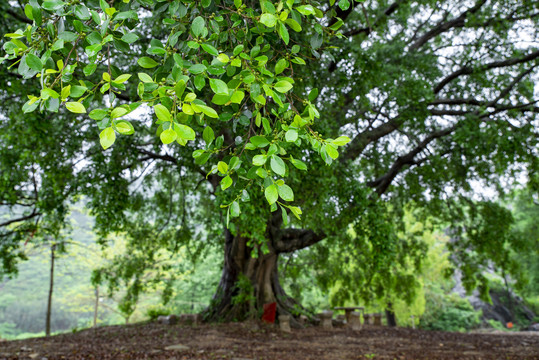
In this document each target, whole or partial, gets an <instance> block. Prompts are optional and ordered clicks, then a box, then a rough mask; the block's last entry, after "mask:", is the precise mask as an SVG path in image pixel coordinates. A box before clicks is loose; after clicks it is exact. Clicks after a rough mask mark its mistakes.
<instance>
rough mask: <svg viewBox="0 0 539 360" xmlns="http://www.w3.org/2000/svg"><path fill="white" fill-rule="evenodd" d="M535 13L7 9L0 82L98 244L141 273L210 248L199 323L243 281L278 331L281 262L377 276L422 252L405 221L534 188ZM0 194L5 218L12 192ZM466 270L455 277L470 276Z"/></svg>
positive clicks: (300, 6)
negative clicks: (346, 261)
mask: <svg viewBox="0 0 539 360" xmlns="http://www.w3.org/2000/svg"><path fill="white" fill-rule="evenodd" d="M538 10H539V8H538V5H537V4H535V3H534V2H520V3H507V2H505V1H487V0H477V1H475V2H473V3H470V2H468V1H449V2H443V3H442V2H438V1H434V0H423V1H415V2H407V1H401V0H396V1H394V2H388V1H384V0H380V1H371V2H349V1H348V0H340V1H338V3H336V2H335V1H330V2H329V4H328V3H326V2H318V1H308V2H305V1H292V0H288V1H280V2H276V3H275V4H273V3H272V2H269V1H260V2H258V1H240V0H235V1H224V0H223V1H218V0H213V1H212V0H204V1H200V2H193V1H187V0H186V1H179V0H175V1H171V2H162V1H154V0H137V1H127V2H124V1H108V2H107V1H104V0H100V1H97V0H94V1H88V2H85V4H80V3H76V2H71V3H65V2H63V1H59V0H51V1H45V2H43V3H39V2H38V1H37V0H31V1H30V2H29V3H28V4H26V5H25V8H24V14H25V15H26V17H25V16H24V15H22V14H23V11H22V9H20V10H17V9H12V10H10V11H11V13H12V14H16V15H13V16H14V17H15V18H17V19H18V20H20V21H22V22H24V23H25V24H24V26H19V28H18V29H15V28H14V30H11V31H10V32H9V33H8V34H6V36H7V38H8V40H9V41H6V43H5V44H4V49H5V51H6V56H5V57H4V64H7V66H9V67H11V68H10V70H7V71H9V72H10V73H11V74H12V72H13V69H14V67H15V66H18V75H14V76H16V77H17V76H18V77H19V80H17V81H20V82H21V83H23V84H27V83H28V84H33V86H36V84H37V81H38V80H35V77H36V76H39V82H40V85H42V87H40V88H39V90H34V91H31V94H30V98H29V100H28V101H26V99H25V101H26V103H25V104H24V106H23V107H22V109H23V111H24V112H25V113H28V114H31V115H28V114H26V115H24V114H21V113H20V112H19V113H13V114H12V115H11V116H10V119H11V120H10V121H13V122H15V123H16V124H26V122H28V121H29V119H33V118H35V119H36V120H35V123H36V124H42V123H43V122H46V123H47V124H48V125H49V126H48V128H50V129H52V130H51V131H52V132H58V138H60V139H62V141H63V142H64V143H62V142H60V143H58V142H57V140H56V138H55V137H49V136H48V134H47V135H46V139H47V141H50V142H51V144H54V146H56V147H57V148H58V149H59V150H57V151H58V152H66V153H67V154H66V155H65V156H62V158H63V159H64V160H63V161H64V163H65V164H68V165H70V169H69V170H68V171H67V174H68V176H67V175H66V176H67V177H69V178H73V179H74V180H73V181H74V182H73V185H72V186H70V187H69V190H70V191H69V194H75V193H81V194H85V195H87V196H88V197H89V199H90V203H89V207H90V208H91V209H92V211H93V213H94V215H95V216H96V228H97V230H98V231H99V233H100V234H101V235H102V236H105V235H106V234H107V233H110V232H113V231H125V232H126V233H127V234H128V235H129V237H130V243H129V246H131V247H133V248H137V249H138V251H140V252H142V253H144V254H145V255H146V256H147V257H146V259H147V261H144V262H143V265H141V266H143V267H147V266H152V263H153V262H154V260H155V256H156V254H157V253H158V251H157V250H158V248H160V247H164V248H166V249H169V250H174V249H177V248H178V247H179V246H180V245H181V244H184V243H189V244H190V246H191V247H192V248H193V249H196V248H202V247H204V246H206V245H207V244H211V243H221V244H222V246H223V252H224V264H223V272H222V277H221V281H220V283H219V286H218V291H217V293H216V296H215V297H214V301H213V302H212V305H211V306H210V308H209V309H208V311H207V312H206V318H207V319H209V320H215V319H221V318H227V317H228V318H241V317H242V316H244V314H246V313H247V310H248V308H247V306H248V305H247V304H245V303H241V302H238V301H234V298H235V297H236V296H238V294H239V291H240V289H239V287H238V286H237V283H238V281H239V279H240V277H242V278H247V279H249V280H250V283H251V285H252V289H253V291H254V292H253V295H254V298H255V300H256V301H255V306H256V308H257V309H259V308H261V306H262V304H264V303H267V302H273V301H276V302H277V304H278V311H279V312H280V313H288V312H290V309H291V308H293V307H294V305H295V302H294V300H293V299H292V298H290V297H288V296H287V295H286V293H285V292H284V290H283V289H282V287H281V285H280V282H279V278H278V272H277V262H278V259H279V255H280V254H286V253H291V252H295V251H297V250H300V249H304V248H307V247H310V246H312V245H314V244H317V243H320V242H322V240H324V239H326V240H325V241H324V243H323V244H324V246H321V247H320V248H323V247H330V246H335V245H336V244H340V243H347V244H350V246H353V247H355V248H356V249H361V248H362V247H364V246H365V244H366V241H367V240H368V242H369V243H371V244H377V246H378V247H377V249H376V252H375V253H373V255H372V257H369V258H366V259H364V260H363V261H366V262H368V263H367V264H358V266H360V267H361V266H367V267H371V268H376V267H377V266H381V267H380V269H385V270H386V271H387V273H391V272H392V271H393V269H392V268H391V266H387V262H384V259H385V258H386V256H389V257H393V258H394V257H401V258H403V259H404V258H407V257H409V258H412V257H414V256H415V255H414V254H416V253H417V252H420V251H421V248H417V247H415V248H414V247H412V248H411V247H409V246H403V245H405V244H401V243H400V242H399V238H398V236H396V234H397V233H398V231H399V229H402V226H403V220H402V218H403V216H402V214H403V208H404V206H405V205H407V204H410V203H413V204H414V206H417V207H418V208H420V209H423V210H424V212H425V213H430V214H435V215H437V216H438V217H439V218H441V219H443V220H445V221H448V220H452V219H455V218H460V217H463V213H462V212H459V208H458V207H457V209H455V208H454V207H453V206H454V205H455V204H462V201H464V200H463V199H467V198H471V197H472V196H473V193H474V184H477V183H479V184H482V185H484V183H486V184H488V185H491V186H492V187H494V188H496V190H498V191H499V192H503V191H504V186H502V184H505V183H506V182H509V184H511V183H512V182H514V181H516V180H515V179H516V178H517V177H516V175H519V174H524V175H525V174H527V175H528V183H529V185H530V186H531V187H535V190H536V189H537V175H536V169H537V150H536V149H537V147H536V145H537V140H536V139H537V134H536V130H535V125H536V123H537V120H536V113H537V110H538V109H537V106H536V102H537V100H536V97H537V96H536V92H535V91H534V82H533V79H534V77H535V76H537V61H538V60H537V59H538V58H539V50H538V49H537V41H538V39H537V34H536V32H535V31H534V29H535V28H536V27H537V18H538V16H539V13H538ZM150 13H151V14H152V15H153V16H151V17H150V16H149V14H150ZM524 36H526V37H527V38H526V39H525V40H521V38H523V37H524ZM135 73H136V74H137V77H138V80H136V78H135V76H132V74H135ZM20 77H22V79H20ZM143 103H144V104H146V105H148V106H149V107H150V108H152V110H151V114H148V113H147V112H146V113H145V112H143V111H139V110H138V109H141V107H140V106H142V105H141V104H143ZM64 108H66V109H67V111H68V112H71V113H74V114H75V116H73V115H72V114H68V113H67V112H66V111H64ZM142 108H144V106H143V107H142ZM59 109H62V110H59ZM90 109H92V110H91V111H89V110H90ZM40 110H43V111H45V110H48V111H52V112H53V113H54V114H55V115H54V116H53V118H47V117H46V115H45V116H44V115H39V113H38V111H40ZM56 111H58V113H56ZM87 111H88V112H89V115H85V113H86V112H87ZM154 113H155V117H154V115H153V114H154ZM45 114H47V112H45ZM77 114H79V115H77ZM88 117H90V118H91V119H93V120H96V122H91V121H90V120H89V119H88ZM155 118H157V122H156V126H150V125H149V123H150V122H153V121H155ZM136 119H138V120H136ZM145 123H147V124H145ZM29 124H30V125H32V124H33V122H32V121H29ZM145 125H146V126H145ZM36 126H37V125H36ZM155 127H156V128H157V136H155V135H154V134H153V131H154V129H155ZM4 128H5V126H4ZM20 128H24V129H26V126H21V127H20ZM98 128H99V130H100V134H99V139H100V144H101V146H102V147H103V148H105V149H107V150H106V151H102V149H100V148H99V146H98V145H97V141H96V139H97V135H96V134H97V129H98ZM29 129H30V130H29V131H30V132H29V136H28V137H25V139H33V137H32V136H31V134H32V133H33V132H34V129H33V128H31V127H30V128H29ZM135 130H136V131H135ZM6 134H7V135H4V137H7V138H8V139H10V138H12V137H13V136H14V135H13V134H14V133H13V131H9V132H7V133H6ZM342 134H345V135H347V136H342ZM119 135H131V136H121V137H117V136H119ZM349 139H351V142H350V143H349V144H348V145H347V143H348V141H349ZM174 142H176V143H174ZM163 144H165V145H163ZM113 145H114V146H113ZM22 146H26V144H23V145H22ZM36 146H40V145H36ZM341 147H342V148H341ZM13 148H20V145H17V146H13ZM109 148H110V149H109ZM8 150H9V151H13V150H12V148H10V147H9V146H6V147H5V148H3V151H8ZM47 153H48V152H47ZM63 155H64V154H63ZM81 159H84V160H82V161H83V163H79V161H80V160H81ZM19 161H20V159H15V160H14V161H13V163H14V164H15V167H16V168H17V169H19V167H18V164H19ZM32 161H33V162H32V164H35V162H36V161H37V160H32ZM76 164H81V165H79V166H77V165H76ZM326 165H331V167H329V168H328V167H327V166H326ZM37 168H39V170H40V171H43V172H44V173H46V174H51V177H52V178H53V179H58V176H56V175H54V172H53V171H51V170H50V169H47V166H44V164H40V166H38V167H37ZM5 181H6V184H5V185H3V188H6V189H8V190H10V191H9V192H8V194H10V196H11V198H10V200H9V201H7V200H6V203H7V204H8V205H11V206H14V205H15V202H16V199H19V198H20V196H21V195H23V194H24V193H25V192H26V191H27V190H28V187H25V186H22V187H20V186H19V184H20V183H22V182H23V181H24V179H9V180H5ZM482 181H483V183H482ZM285 182H286V183H285ZM14 184H15V185H14ZM336 185H337V186H336ZM17 186H19V188H20V189H22V191H20V192H21V193H22V194H18V193H17V192H16V191H13V189H14V188H16V187H17ZM5 196H6V197H7V195H5ZM60 200H62V201H65V198H61V199H60ZM3 201H4V200H3ZM58 203H61V201H59V202H58ZM216 205H220V206H221V208H219V207H217V206H216ZM299 205H301V208H300V206H299ZM487 207H488V206H485V209H486V208H487ZM38 209H39V210H40V208H39V206H38ZM221 209H222V210H221ZM378 215H381V217H377V216H378ZM480 215H485V216H486V217H482V218H481V219H484V220H485V222H482V223H481V226H487V227H488V220H489V219H488V212H484V213H480ZM25 216H29V215H25ZM25 216H21V217H20V218H19V219H17V220H18V221H17V222H13V223H16V224H22V223H23V222H22V221H23V220H25ZM498 219H499V217H498ZM10 221H11V220H10ZM369 221H374V222H376V223H377V227H376V231H371V230H370V229H365V228H364V225H365V224H368V223H369ZM476 224H477V223H476ZM201 225H204V230H202V228H201ZM350 226H352V227H353V228H356V233H357V234H360V236H357V237H356V238H355V239H354V240H353V241H352V242H350V235H349V233H348V232H347V230H348V229H349V227H350ZM223 228H224V230H223ZM474 229H475V228H473V227H466V228H462V230H463V231H462V234H461V237H460V238H459V243H460V244H463V245H466V246H467V247H468V248H470V247H471V248H473V249H474V253H477V254H483V253H484V251H485V250H486V249H488V252H489V253H491V254H492V253H496V252H499V253H500V254H501V253H505V252H506V250H507V249H505V243H506V242H505V240H504V241H500V242H493V243H492V244H490V243H489V245H488V246H483V245H482V244H483V243H482V241H483V240H484V239H480V238H478V237H476V236H473V235H474V233H473V232H474ZM357 230H360V231H357ZM222 232H224V243H223V242H222V235H220V234H222ZM487 235H489V236H494V235H495V234H492V233H487ZM13 239H14V238H13ZM13 241H15V242H13V244H15V245H16V244H17V242H16V240H13ZM507 241H510V239H509V240H507ZM15 245H14V246H15ZM456 248H457V247H456ZM462 260H463V262H462V264H469V263H471V260H472V259H471V257H468V258H466V257H464V258H463V259H462ZM407 261H408V260H406V261H404V263H406V262H407ZM372 264H378V265H372ZM384 264H386V265H384ZM475 264H476V265H477V266H474V267H470V269H473V271H468V272H466V273H465V274H466V275H467V276H469V277H470V278H474V276H476V275H477V274H478V272H479V271H480V268H481V266H483V265H484V263H481V262H480V263H477V262H476V263H475ZM396 270H397V271H398V269H396ZM371 274H372V276H375V275H376V272H371ZM132 275H133V276H134V277H136V276H137V274H136V272H135V273H133V274H132ZM396 275H397V276H396V277H395V278H392V279H396V278H398V272H397V273H396ZM366 281H369V279H366ZM391 281H393V280H391ZM469 283H470V284H473V285H476V283H475V282H473V281H470V282H469ZM380 291H382V292H383V291H384V287H383V286H382V287H381V288H380ZM392 291H393V289H392Z"/></svg>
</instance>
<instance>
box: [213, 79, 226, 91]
mask: <svg viewBox="0 0 539 360" xmlns="http://www.w3.org/2000/svg"><path fill="white" fill-rule="evenodd" d="M210 87H211V89H212V90H213V92H214V93H216V94H219V95H228V86H227V85H226V83H225V82H224V81H223V80H219V79H210Z"/></svg>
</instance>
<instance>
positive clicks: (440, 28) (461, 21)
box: [410, 0, 486, 51]
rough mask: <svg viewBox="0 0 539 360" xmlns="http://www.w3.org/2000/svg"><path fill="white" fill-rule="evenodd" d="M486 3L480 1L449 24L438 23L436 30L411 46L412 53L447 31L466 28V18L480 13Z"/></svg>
mask: <svg viewBox="0 0 539 360" xmlns="http://www.w3.org/2000/svg"><path fill="white" fill-rule="evenodd" d="M485 3H486V0H479V1H477V2H476V3H475V5H474V7H471V8H469V9H468V10H466V11H464V12H463V13H462V14H460V16H459V17H457V18H455V19H453V20H450V21H447V22H443V21H441V22H440V23H438V25H437V26H436V27H435V28H433V29H431V30H429V31H427V32H426V33H425V34H424V35H423V36H421V37H420V38H419V39H417V40H416V41H415V42H414V43H413V44H412V45H411V46H410V51H415V50H417V49H419V48H420V47H421V46H423V45H425V44H426V43H427V42H428V41H429V40H430V39H432V38H434V37H436V36H438V35H440V34H442V33H444V32H446V31H447V30H450V29H452V28H457V27H464V25H465V20H466V17H467V16H468V15H470V14H474V13H476V12H477V11H479V9H480V8H481V6H483V5H484V4H485Z"/></svg>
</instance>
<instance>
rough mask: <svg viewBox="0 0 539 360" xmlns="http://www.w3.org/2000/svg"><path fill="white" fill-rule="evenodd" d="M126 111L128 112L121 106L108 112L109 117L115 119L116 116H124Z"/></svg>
mask: <svg viewBox="0 0 539 360" xmlns="http://www.w3.org/2000/svg"><path fill="white" fill-rule="evenodd" d="M127 113H128V111H127V109H125V108H123V107H117V108H115V109H114V110H112V112H111V113H110V118H111V119H116V118H119V117H122V116H124V115H125V114H127Z"/></svg>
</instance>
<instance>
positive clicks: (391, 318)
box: [386, 302, 397, 327]
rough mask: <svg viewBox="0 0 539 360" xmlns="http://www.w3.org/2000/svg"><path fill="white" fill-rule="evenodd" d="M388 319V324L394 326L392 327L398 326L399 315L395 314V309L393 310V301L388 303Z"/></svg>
mask: <svg viewBox="0 0 539 360" xmlns="http://www.w3.org/2000/svg"><path fill="white" fill-rule="evenodd" d="M386 320H387V326H392V327H395V326H397V317H396V316H395V311H394V310H393V303H391V302H388V303H387V308H386Z"/></svg>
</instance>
